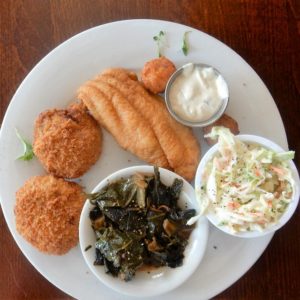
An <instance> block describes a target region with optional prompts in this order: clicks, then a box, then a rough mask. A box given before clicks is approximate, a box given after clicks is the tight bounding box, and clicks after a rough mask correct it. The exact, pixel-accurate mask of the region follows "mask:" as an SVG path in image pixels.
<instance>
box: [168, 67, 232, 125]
mask: <svg viewBox="0 0 300 300" xmlns="http://www.w3.org/2000/svg"><path fill="white" fill-rule="evenodd" d="M227 98H228V86H227V84H226V82H225V80H224V78H223V77H222V76H221V75H220V74H219V73H218V72H217V71H216V70H215V69H213V68H212V67H209V66H199V65H195V64H192V63H191V64H188V65H187V66H186V67H185V68H184V69H183V71H182V72H181V73H180V74H179V75H178V76H177V77H176V78H175V80H174V82H173V83H172V86H171V88H170V93H169V99H170V105H171V106H172V109H173V111H174V113H175V114H176V115H177V116H178V117H180V118H181V119H183V120H186V121H190V122H203V121H206V120H208V119H210V118H211V117H212V116H213V115H214V114H215V113H216V112H217V111H218V110H219V109H220V107H221V105H222V103H223V101H224V100H225V99H227Z"/></svg>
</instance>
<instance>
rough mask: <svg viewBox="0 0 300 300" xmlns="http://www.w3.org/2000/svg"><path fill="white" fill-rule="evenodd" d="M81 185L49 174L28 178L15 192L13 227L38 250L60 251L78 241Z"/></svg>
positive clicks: (71, 246) (55, 252)
mask: <svg viewBox="0 0 300 300" xmlns="http://www.w3.org/2000/svg"><path fill="white" fill-rule="evenodd" d="M85 198H86V197H85V194H84V193H83V191H82V188H81V187H80V186H79V185H78V184H76V183H73V182H68V181H65V180H64V179H62V178H56V177H54V176H52V175H45V176H34V177H31V178H30V179H28V180H27V181H26V182H25V184H24V185H23V187H21V188H20V189H19V190H18V191H17V193H16V205H15V209H14V212H15V217H16V228H17V231H18V232H19V233H20V234H21V235H22V236H23V237H24V238H25V239H26V240H27V241H28V242H29V243H30V244H32V245H33V246H34V247H36V248H37V249H38V250H40V251H42V252H45V253H48V254H55V255H62V254H65V253H66V252H68V251H69V250H70V249H71V248H73V247H75V246H76V245H77V243H78V226H79V218H80V213H81V209H82V206H83V204H84V201H85Z"/></svg>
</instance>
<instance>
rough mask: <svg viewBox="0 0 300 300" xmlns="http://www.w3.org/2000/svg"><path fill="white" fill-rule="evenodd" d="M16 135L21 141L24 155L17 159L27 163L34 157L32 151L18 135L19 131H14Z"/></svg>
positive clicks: (30, 146) (28, 144) (29, 145)
mask: <svg viewBox="0 0 300 300" xmlns="http://www.w3.org/2000/svg"><path fill="white" fill-rule="evenodd" d="M16 135H17V137H18V138H19V140H20V141H21V143H22V145H23V148H24V151H23V152H24V153H23V155H21V156H19V157H18V158H17V159H20V160H24V161H28V160H31V159H33V157H34V153H33V149H32V145H31V144H30V143H28V142H27V141H26V140H25V139H24V138H23V137H22V136H21V135H20V133H19V131H18V130H17V129H16Z"/></svg>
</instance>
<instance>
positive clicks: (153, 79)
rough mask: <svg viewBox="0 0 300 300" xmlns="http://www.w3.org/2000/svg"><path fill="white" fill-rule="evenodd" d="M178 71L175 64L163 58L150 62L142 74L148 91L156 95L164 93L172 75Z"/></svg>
mask: <svg viewBox="0 0 300 300" xmlns="http://www.w3.org/2000/svg"><path fill="white" fill-rule="evenodd" d="M175 71H176V67H175V66H174V64H173V63H172V62H171V61H170V60H169V59H167V58H166V57H164V56H162V57H159V58H156V59H153V60H150V61H148V62H147V63H146V64H145V66H144V68H143V70H142V74H141V78H142V82H143V84H144V86H145V88H146V89H148V90H149V91H151V92H152V93H154V94H158V93H162V92H163V91H164V90H165V88H166V85H167V82H168V80H169V78H170V77H171V75H172V74H173V73H174V72H175Z"/></svg>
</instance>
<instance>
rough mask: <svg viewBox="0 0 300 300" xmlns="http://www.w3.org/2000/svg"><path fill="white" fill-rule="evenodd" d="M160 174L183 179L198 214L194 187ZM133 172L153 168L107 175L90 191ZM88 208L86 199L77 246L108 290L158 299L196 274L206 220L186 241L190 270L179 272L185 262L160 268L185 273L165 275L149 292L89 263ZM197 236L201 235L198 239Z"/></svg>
mask: <svg viewBox="0 0 300 300" xmlns="http://www.w3.org/2000/svg"><path fill="white" fill-rule="evenodd" d="M159 171H160V174H161V178H162V181H165V180H166V178H167V176H168V178H169V180H171V179H172V180H173V179H174V178H180V179H183V182H184V186H183V191H184V192H185V193H186V194H188V197H190V196H191V195H193V199H190V200H191V203H193V207H195V208H196V210H197V211H199V204H198V202H197V199H196V197H195V191H194V189H193V187H192V186H191V185H190V184H189V183H188V182H187V181H186V180H185V179H184V178H182V177H181V176H180V175H178V174H176V173H174V172H172V171H169V170H167V169H164V168H159ZM136 172H139V173H144V174H147V173H152V174H153V166H149V165H140V166H132V167H128V168H123V169H121V170H118V171H116V172H114V173H112V174H110V175H108V176H107V177H105V178H104V179H102V180H101V181H100V182H99V183H98V184H97V185H96V187H95V188H94V189H93V191H92V192H96V191H98V190H99V189H101V188H102V187H104V186H105V185H106V184H107V183H108V182H111V181H114V180H116V179H118V178H121V177H123V178H124V177H128V176H130V175H132V174H134V173H136ZM164 178H165V179H164ZM91 207H92V205H91V204H90V202H89V200H86V202H85V204H84V206H83V209H82V212H81V215H80V221H79V244H80V249H81V253H82V255H83V257H84V260H85V262H86V264H87V266H88V267H89V269H90V270H91V271H92V273H93V274H94V275H95V276H96V277H97V279H98V280H99V281H100V282H101V283H103V284H104V285H106V286H107V287H109V288H111V289H112V290H114V291H116V292H119V293H121V294H124V295H128V296H136V297H150V296H157V295H160V294H164V293H167V292H169V291H171V290H173V289H175V288H177V287H178V286H179V285H181V284H182V283H183V282H185V281H186V280H187V279H188V278H189V277H190V276H191V275H192V274H193V273H194V271H196V269H197V268H198V266H199V264H200V262H201V261H202V259H203V257H204V254H205V251H206V248H207V241H208V232H209V226H208V221H207V219H206V218H205V217H202V218H201V219H200V220H199V221H198V223H197V224H196V227H195V229H194V230H193V232H192V235H191V237H192V240H190V241H189V244H188V246H187V248H188V247H189V245H190V247H189V250H188V251H189V252H188V255H186V256H185V258H188V261H187V262H188V266H189V268H187V267H185V268H183V269H181V268H182V267H183V266H184V262H183V266H181V267H179V268H175V269H171V268H168V267H162V268H161V270H166V273H167V274H168V270H176V273H182V272H181V270H183V271H184V272H183V274H179V275H180V276H177V277H178V278H176V276H175V275H174V276H173V277H174V278H175V279H174V278H172V277H170V276H165V277H167V278H166V279H165V280H166V282H164V283H165V284H164V285H162V284H159V288H153V287H152V288H151V289H150V288H149V287H148V286H146V287H144V288H143V286H141V284H140V283H141V282H143V279H141V280H139V285H137V284H135V280H136V278H135V279H134V280H132V281H129V282H124V281H122V280H120V279H119V278H113V277H112V276H109V275H107V274H105V273H104V272H103V269H102V268H101V266H100V268H101V269H102V271H101V269H99V266H94V265H93V262H94V259H93V260H91V258H90V257H88V256H91V255H87V253H88V251H85V249H86V247H87V243H86V241H85V239H84V238H83V234H84V232H85V231H86V230H88V231H89V232H90V233H91V232H92V234H93V235H94V232H93V229H92V228H91V226H90V222H88V221H89V220H87V219H88V218H87V216H88V213H89V211H90V208H91ZM87 226H88V227H89V229H87ZM200 234H201V236H200ZM199 237H200V238H199ZM196 239H197V240H196ZM187 248H186V249H187ZM93 249H94V247H93ZM196 250H197V251H196ZM189 262H190V263H189ZM164 268H165V269H164ZM172 272H173V271H172ZM171 274H172V273H171ZM173 274H175V273H173ZM149 278H150V277H149ZM172 279H173V280H172ZM145 283H147V282H145ZM166 283H167V284H166Z"/></svg>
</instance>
